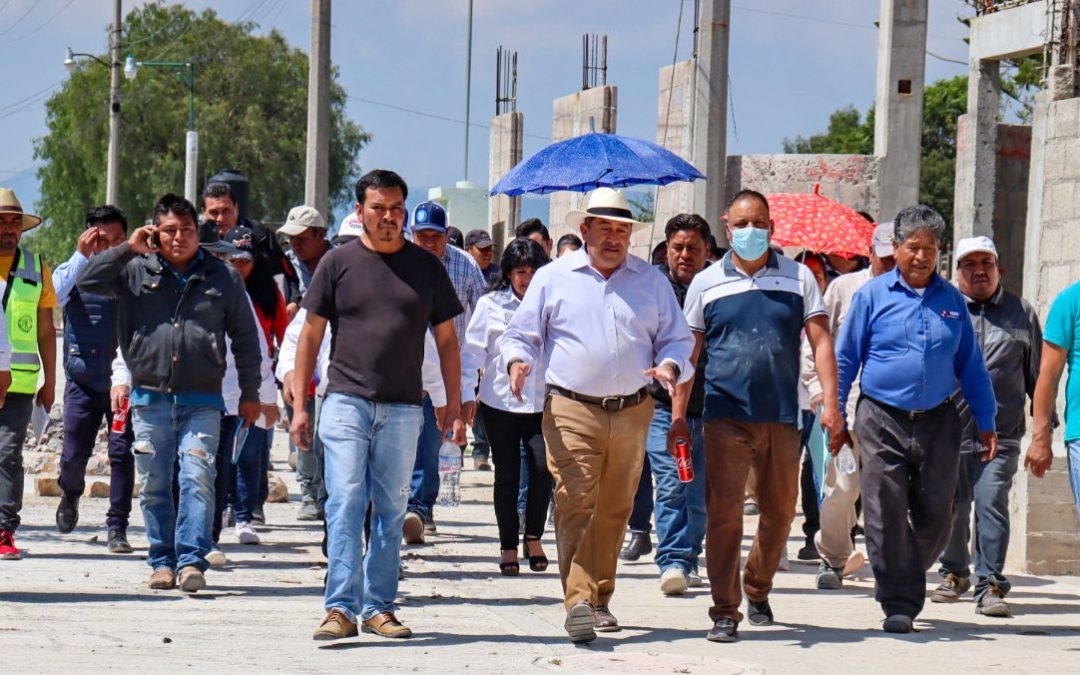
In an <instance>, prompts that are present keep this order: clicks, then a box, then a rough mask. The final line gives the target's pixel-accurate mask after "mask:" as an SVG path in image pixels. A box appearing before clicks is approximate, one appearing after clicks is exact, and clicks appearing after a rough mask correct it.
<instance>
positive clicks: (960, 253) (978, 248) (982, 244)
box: [956, 237, 998, 263]
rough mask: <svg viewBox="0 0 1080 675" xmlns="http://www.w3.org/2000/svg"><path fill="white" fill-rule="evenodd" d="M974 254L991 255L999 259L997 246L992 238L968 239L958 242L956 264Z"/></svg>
mask: <svg viewBox="0 0 1080 675" xmlns="http://www.w3.org/2000/svg"><path fill="white" fill-rule="evenodd" d="M972 253H989V254H990V255H992V256H994V257H995V258H997V257H998V252H997V246H994V240H993V239H991V238H990V237H966V238H964V239H961V240H960V241H958V242H956V262H957V263H959V262H960V261H961V260H963V259H964V258H965V257H966V256H968V255H971V254H972Z"/></svg>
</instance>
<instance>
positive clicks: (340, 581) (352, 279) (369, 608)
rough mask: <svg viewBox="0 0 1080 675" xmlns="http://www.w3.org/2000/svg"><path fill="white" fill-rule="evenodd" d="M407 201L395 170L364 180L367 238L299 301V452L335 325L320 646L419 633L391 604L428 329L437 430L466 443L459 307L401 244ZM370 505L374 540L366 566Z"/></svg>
mask: <svg viewBox="0 0 1080 675" xmlns="http://www.w3.org/2000/svg"><path fill="white" fill-rule="evenodd" d="M407 195H408V188H407V187H406V185H405V181H403V180H402V179H401V177H400V176H398V175H397V174H396V173H394V172H392V171H385V170H381V169H376V170H374V171H370V172H368V173H367V174H365V175H364V176H363V177H361V178H360V180H359V181H358V182H357V183H356V201H357V204H356V214H357V217H358V218H359V220H360V222H361V224H362V225H363V234H362V235H361V236H360V237H359V239H357V240H355V241H352V242H349V243H348V244H345V245H343V246H340V247H338V248H336V249H334V250H332V251H330V252H329V253H327V254H326V255H325V256H324V257H323V259H322V260H321V261H320V262H319V266H318V268H316V270H315V276H314V277H313V278H312V280H311V286H309V287H308V290H307V293H306V294H305V295H304V300H303V303H302V306H303V307H304V308H305V309H306V310H307V316H306V319H305V321H304V328H303V330H302V331H301V333H300V339H299V341H298V343H297V350H296V367H295V370H294V373H295V375H294V377H293V421H292V437H293V441H294V442H295V443H296V445H297V447H299V448H301V450H307V449H308V448H309V447H310V444H311V432H312V429H311V418H310V417H309V415H308V413H307V410H306V408H305V402H306V400H307V397H308V382H309V381H310V380H311V377H312V374H313V372H314V369H315V359H316V356H317V354H318V351H319V345H320V344H321V342H322V338H323V334H324V332H325V330H326V326H327V323H329V324H330V326H331V327H332V329H333V337H332V341H331V346H330V367H329V370H328V375H327V379H328V383H327V394H326V399H325V401H324V403H323V406H322V412H321V414H320V418H319V430H318V433H319V438H320V440H321V441H322V444H323V453H324V458H325V459H324V466H325V476H326V490H327V494H328V498H327V501H326V509H325V510H326V525H327V532H328V536H329V539H328V546H327V557H328V559H329V566H328V569H327V573H326V598H325V606H326V612H327V614H326V618H325V619H324V620H323V622H322V624H321V625H320V626H319V628H318V629H317V630H316V631H315V635H314V637H315V639H316V640H336V639H339V638H345V637H351V636H354V635H356V634H357V626H356V624H357V623H358V621H361V620H362V621H363V628H364V632H369V633H376V634H378V635H382V636H384V637H396V638H402V637H409V636H411V635H412V631H411V630H410V629H409V628H408V627H406V626H404V625H403V624H402V623H401V622H399V621H398V620H397V617H396V616H395V614H394V598H395V596H396V595H397V586H398V563H399V561H400V549H401V524H402V521H403V520H404V518H405V507H406V504H407V503H408V499H409V480H410V478H411V476H412V468H413V462H414V460H415V453H416V440H417V436H418V435H419V433H420V426H421V422H422V420H423V411H422V408H421V407H420V404H421V397H422V393H421V392H422V389H423V386H422V384H421V377H420V367H421V364H422V363H423V360H424V332H425V331H426V330H427V329H428V326H429V325H430V326H431V330H432V333H433V334H434V336H435V343H436V345H437V347H438V351H439V359H440V365H441V369H442V375H443V380H444V381H445V383H446V395H447V405H446V409H445V412H444V413H443V416H442V420H441V421H440V429H441V430H442V432H443V433H444V434H446V435H447V436H448V437H450V438H452V439H453V440H454V441H455V442H456V443H463V442H464V440H465V427H464V425H463V424H462V421H461V360H460V354H459V352H458V341H457V335H456V333H455V331H454V322H453V318H454V317H455V316H457V315H458V314H460V313H461V312H462V311H463V309H462V307H461V303H460V302H459V301H458V299H457V295H456V293H455V292H454V287H453V285H452V284H451V282H450V277H449V275H448V274H447V273H446V269H445V268H444V267H443V265H442V262H441V261H440V260H439V259H438V258H435V257H434V256H432V255H431V254H429V253H428V252H426V251H424V250H423V249H421V248H420V247H418V246H416V245H414V244H413V243H411V242H409V241H406V240H405V237H404V236H403V228H404V225H405V213H406V212H405V198H406V196H407ZM369 503H370V504H371V535H370V538H369V540H368V546H367V552H366V554H363V556H362V559H361V551H362V550H363V548H364V546H363V541H362V539H361V536H362V534H363V526H364V514H365V511H366V509H367V506H368V504H369ZM365 576H366V577H367V579H366V582H365Z"/></svg>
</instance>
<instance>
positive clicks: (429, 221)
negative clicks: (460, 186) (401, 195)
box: [412, 202, 447, 232]
mask: <svg viewBox="0 0 1080 675" xmlns="http://www.w3.org/2000/svg"><path fill="white" fill-rule="evenodd" d="M420 230H438V231H439V232H446V230H447V224H446V209H444V208H443V207H442V205H441V204H439V203H438V202H421V203H420V204H417V205H416V208H415V209H413V212H412V231H413V232H419V231H420Z"/></svg>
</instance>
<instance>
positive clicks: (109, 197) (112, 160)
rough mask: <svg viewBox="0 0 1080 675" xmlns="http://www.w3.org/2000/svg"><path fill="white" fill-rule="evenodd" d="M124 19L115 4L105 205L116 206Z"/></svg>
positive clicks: (111, 42)
mask: <svg viewBox="0 0 1080 675" xmlns="http://www.w3.org/2000/svg"><path fill="white" fill-rule="evenodd" d="M122 19H123V17H122V13H121V10H120V0H116V1H115V2H114V3H113V23H112V30H111V31H110V33H109V43H110V45H109V46H110V47H111V48H112V50H111V57H112V63H110V64H109V72H110V73H111V80H110V84H109V159H108V163H107V165H106V170H105V203H106V204H112V205H114V206H115V205H116V200H117V188H118V184H119V175H118V173H119V170H120V68H121V67H122V63H121V62H122V59H121V58H120V36H121V32H120V31H121V25H120V22H121V20H122Z"/></svg>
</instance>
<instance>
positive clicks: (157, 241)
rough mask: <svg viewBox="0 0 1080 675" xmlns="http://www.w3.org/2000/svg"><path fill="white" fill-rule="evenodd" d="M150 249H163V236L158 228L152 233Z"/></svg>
mask: <svg viewBox="0 0 1080 675" xmlns="http://www.w3.org/2000/svg"><path fill="white" fill-rule="evenodd" d="M150 247H151V248H153V249H159V248H161V235H160V234H158V231H157V228H154V231H153V232H151V233H150Z"/></svg>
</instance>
